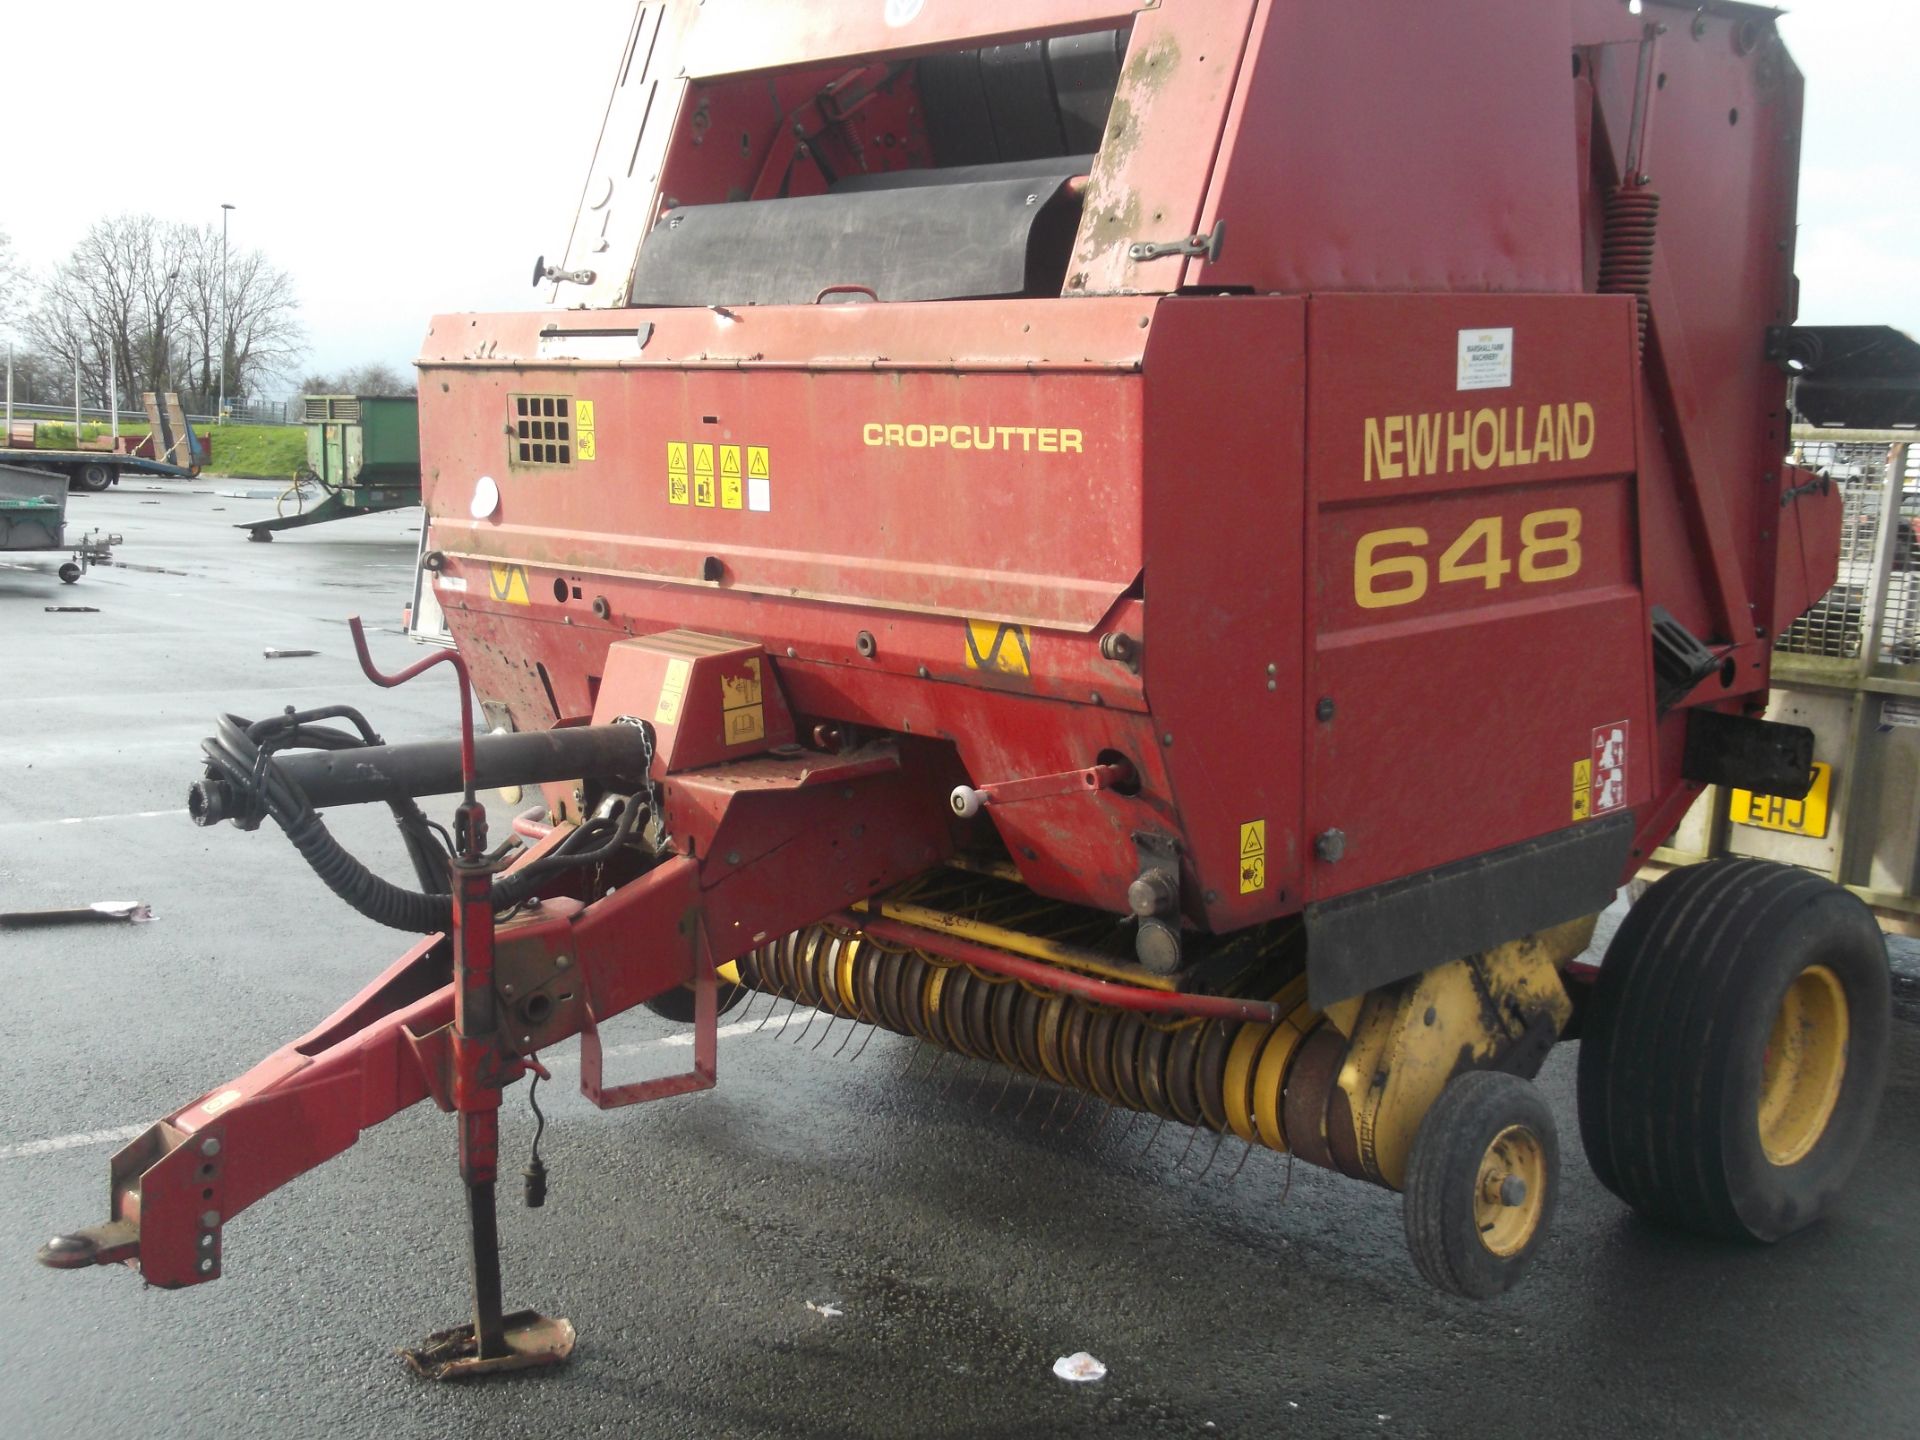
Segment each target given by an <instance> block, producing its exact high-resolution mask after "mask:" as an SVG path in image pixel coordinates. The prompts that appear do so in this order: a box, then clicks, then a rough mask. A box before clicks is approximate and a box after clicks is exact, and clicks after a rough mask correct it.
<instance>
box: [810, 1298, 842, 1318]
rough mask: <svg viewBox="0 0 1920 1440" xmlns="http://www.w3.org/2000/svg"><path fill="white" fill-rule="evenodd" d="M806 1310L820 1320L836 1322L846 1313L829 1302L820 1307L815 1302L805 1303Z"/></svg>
mask: <svg viewBox="0 0 1920 1440" xmlns="http://www.w3.org/2000/svg"><path fill="white" fill-rule="evenodd" d="M807 1308H808V1309H809V1310H811V1311H813V1313H814V1314H816V1315H818V1316H819V1317H820V1318H821V1319H822V1320H838V1319H839V1318H840V1317H841V1316H842V1315H844V1314H846V1313H847V1312H846V1311H844V1310H842V1309H841V1308H840V1307H839V1306H838V1305H835V1304H834V1303H833V1302H831V1301H828V1302H827V1303H826V1304H824V1305H822V1304H820V1303H818V1302H817V1301H813V1300H809V1301H807Z"/></svg>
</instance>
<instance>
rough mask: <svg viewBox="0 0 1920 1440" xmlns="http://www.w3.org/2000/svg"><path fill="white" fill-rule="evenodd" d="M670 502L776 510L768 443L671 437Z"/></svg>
mask: <svg viewBox="0 0 1920 1440" xmlns="http://www.w3.org/2000/svg"><path fill="white" fill-rule="evenodd" d="M716 452H717V453H716ZM667 503H668V504H669V505H698V506H700V507H702V508H703V509H707V510H712V509H715V508H718V509H721V510H756V511H760V512H762V513H765V512H766V511H769V510H771V509H773V454H772V451H771V450H770V449H769V447H767V446H765V445H715V444H710V443H707V442H704V441H702V442H688V441H686V440H669V441H668V442H667Z"/></svg>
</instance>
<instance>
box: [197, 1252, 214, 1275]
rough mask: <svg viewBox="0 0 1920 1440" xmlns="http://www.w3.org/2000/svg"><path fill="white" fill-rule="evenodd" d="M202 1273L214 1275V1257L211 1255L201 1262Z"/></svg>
mask: <svg viewBox="0 0 1920 1440" xmlns="http://www.w3.org/2000/svg"><path fill="white" fill-rule="evenodd" d="M200 1273H201V1274H202V1275H211V1274H212V1273H213V1257H212V1256H211V1255H209V1256H207V1258H206V1259H204V1260H202V1261H201V1262H200Z"/></svg>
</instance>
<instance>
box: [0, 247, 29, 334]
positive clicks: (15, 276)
mask: <svg viewBox="0 0 1920 1440" xmlns="http://www.w3.org/2000/svg"><path fill="white" fill-rule="evenodd" d="M26 296H27V271H26V267H25V266H24V265H22V264H21V263H20V257H19V256H18V255H17V254H15V253H14V249H13V237H12V236H11V235H9V234H7V232H6V231H4V230H0V336H6V335H11V334H13V333H14V331H15V330H17V329H18V328H19V326H20V321H21V319H22V318H23V315H22V310H23V307H24V306H25V305H26Z"/></svg>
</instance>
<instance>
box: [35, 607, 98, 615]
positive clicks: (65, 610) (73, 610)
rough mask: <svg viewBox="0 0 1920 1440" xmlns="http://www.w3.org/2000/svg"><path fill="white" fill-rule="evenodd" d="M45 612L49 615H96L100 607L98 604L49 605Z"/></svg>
mask: <svg viewBox="0 0 1920 1440" xmlns="http://www.w3.org/2000/svg"><path fill="white" fill-rule="evenodd" d="M46 612H47V613H48V614H49V615H98V614H99V613H100V607H99V606H98V605H49V606H47V607H46Z"/></svg>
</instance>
